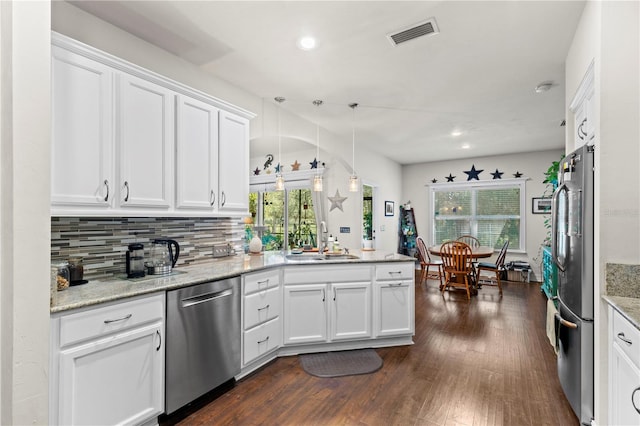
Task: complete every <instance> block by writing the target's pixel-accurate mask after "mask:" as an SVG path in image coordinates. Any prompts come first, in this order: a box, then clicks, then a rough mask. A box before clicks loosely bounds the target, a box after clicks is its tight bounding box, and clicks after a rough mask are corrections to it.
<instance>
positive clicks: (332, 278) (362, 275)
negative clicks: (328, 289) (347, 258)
mask: <svg viewBox="0 0 640 426" xmlns="http://www.w3.org/2000/svg"><path fill="white" fill-rule="evenodd" d="M350 281H371V267H370V266H367V265H318V266H315V265H313V266H309V265H292V266H287V268H286V269H285V271H284V283H285V284H315V283H333V282H350Z"/></svg>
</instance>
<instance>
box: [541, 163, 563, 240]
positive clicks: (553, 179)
mask: <svg viewBox="0 0 640 426" xmlns="http://www.w3.org/2000/svg"><path fill="white" fill-rule="evenodd" d="M563 158H564V154H563V155H561V156H560V159H559V160H558V161H552V162H551V165H550V166H549V168H548V169H547V171H546V172H544V180H543V181H542V183H544V184H546V187H545V189H544V192H543V194H542V196H543V197H551V196H552V195H553V192H554V191H555V190H556V188H557V187H558V172H559V171H560V163H561V162H562V159H563ZM544 227H545V229H546V230H547V236H546V237H545V239H544V241H542V245H545V246H550V245H551V215H550V214H549V215H546V217H545V218H544Z"/></svg>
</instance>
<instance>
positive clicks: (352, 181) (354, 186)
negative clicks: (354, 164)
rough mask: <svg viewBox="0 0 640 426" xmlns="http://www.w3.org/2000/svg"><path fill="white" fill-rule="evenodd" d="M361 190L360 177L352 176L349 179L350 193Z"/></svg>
mask: <svg viewBox="0 0 640 426" xmlns="http://www.w3.org/2000/svg"><path fill="white" fill-rule="evenodd" d="M359 190H360V181H359V179H358V176H356V175H351V176H350V177H349V192H358V191H359Z"/></svg>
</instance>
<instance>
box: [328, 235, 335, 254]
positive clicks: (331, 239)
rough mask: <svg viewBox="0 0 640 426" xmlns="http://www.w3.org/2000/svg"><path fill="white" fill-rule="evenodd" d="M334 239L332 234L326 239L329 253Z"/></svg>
mask: <svg viewBox="0 0 640 426" xmlns="http://www.w3.org/2000/svg"><path fill="white" fill-rule="evenodd" d="M333 245H334V239H333V235H331V234H329V238H328V239H327V251H328V252H329V253H331V252H332V251H333Z"/></svg>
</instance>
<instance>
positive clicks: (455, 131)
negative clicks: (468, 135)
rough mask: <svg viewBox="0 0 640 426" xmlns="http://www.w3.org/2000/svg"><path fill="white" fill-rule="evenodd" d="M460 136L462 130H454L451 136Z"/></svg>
mask: <svg viewBox="0 0 640 426" xmlns="http://www.w3.org/2000/svg"><path fill="white" fill-rule="evenodd" d="M460 135H462V132H461V131H460V130H454V131H452V132H451V136H453V137H454V138H455V137H458V136H460Z"/></svg>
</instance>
